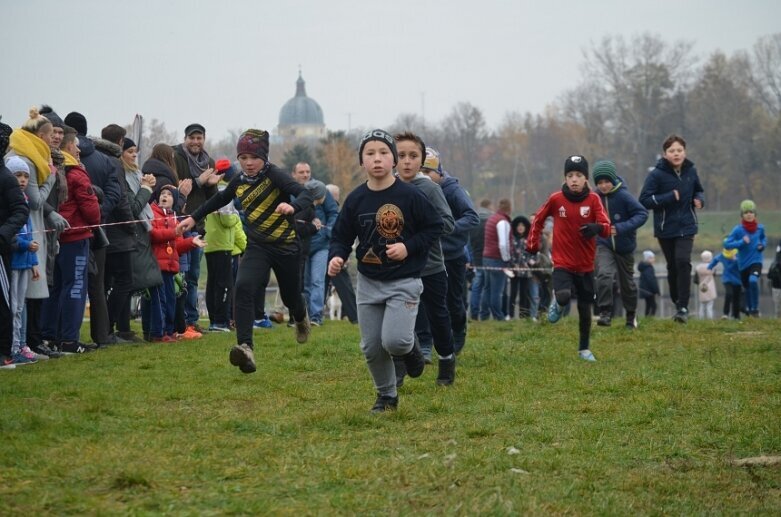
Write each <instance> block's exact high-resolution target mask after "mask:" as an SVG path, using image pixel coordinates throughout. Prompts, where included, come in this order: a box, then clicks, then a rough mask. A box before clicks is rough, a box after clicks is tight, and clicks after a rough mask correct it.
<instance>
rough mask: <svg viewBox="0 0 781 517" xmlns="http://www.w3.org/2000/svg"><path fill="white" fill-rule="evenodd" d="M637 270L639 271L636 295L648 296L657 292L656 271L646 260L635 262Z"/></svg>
mask: <svg viewBox="0 0 781 517" xmlns="http://www.w3.org/2000/svg"><path fill="white" fill-rule="evenodd" d="M637 270H638V271H639V272H640V282H638V286H637V288H638V289H639V291H640V292H639V293H638V296H639V297H640V298H650V297H651V296H652V295H654V294H659V281H658V280H657V279H656V271H655V270H654V267H653V266H652V265H651V264H649V263H648V262H640V263H639V264H637Z"/></svg>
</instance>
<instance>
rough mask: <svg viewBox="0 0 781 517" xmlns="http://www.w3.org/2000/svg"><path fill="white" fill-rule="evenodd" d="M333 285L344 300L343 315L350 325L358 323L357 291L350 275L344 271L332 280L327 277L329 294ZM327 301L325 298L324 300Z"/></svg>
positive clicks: (326, 286) (326, 283)
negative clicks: (329, 288)
mask: <svg viewBox="0 0 781 517" xmlns="http://www.w3.org/2000/svg"><path fill="white" fill-rule="evenodd" d="M329 282H330V283H332V284H333V285H334V288H335V289H336V294H338V295H339V299H340V300H342V315H343V316H347V319H349V320H350V323H358V305H357V304H356V303H355V289H354V288H353V281H352V279H351V278H350V273H348V272H347V270H346V269H342V270H341V271H340V272H339V274H338V275H336V276H335V277H333V278H331V277H330V276H326V277H325V292H326V294H328V284H329ZM324 299H325V298H324Z"/></svg>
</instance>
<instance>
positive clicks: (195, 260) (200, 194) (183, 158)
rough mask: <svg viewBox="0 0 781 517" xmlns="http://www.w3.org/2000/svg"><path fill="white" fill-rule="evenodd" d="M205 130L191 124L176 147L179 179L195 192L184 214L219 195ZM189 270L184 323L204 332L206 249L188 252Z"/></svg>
mask: <svg viewBox="0 0 781 517" xmlns="http://www.w3.org/2000/svg"><path fill="white" fill-rule="evenodd" d="M205 141H206V129H205V128H204V127H203V126H202V125H201V124H190V125H189V126H187V127H186V128H184V143H181V144H179V145H177V146H175V147H174V163H176V173H177V175H178V176H179V179H180V180H186V179H191V180H192V190H191V191H190V193H189V194H188V195H187V202H186V203H185V205H184V209H183V214H184V215H190V214H192V213H193V212H195V211H196V210H197V209H199V208H200V207H201V206H202V205H203V204H204V203H206V201H207V200H209V199H210V198H211V197H212V196H214V195H215V194H216V193H217V192H218V189H217V183H219V182H220V179H221V175H219V174H217V172H216V171H215V169H214V160H212V159H211V157H210V156H209V154H208V153H207V152H206V151H205V150H204V148H203V144H204V142H205ZM205 224H206V223H205V222H204V221H200V222H199V223H198V225H197V226H196V228H197V230H198V233H200V234H201V235H204V234H205V231H204V230H205ZM188 255H189V261H190V269H189V270H188V271H187V273H186V274H185V277H184V278H185V281H186V282H187V299H186V301H185V320H186V323H187V327H188V329H189V330H191V331H195V332H201V331H202V329H201V327H200V326H199V325H198V318H199V316H200V315H199V313H198V277H199V276H200V274H201V258H202V257H203V249H201V248H195V249H194V250H192V251H190V252H189V253H188Z"/></svg>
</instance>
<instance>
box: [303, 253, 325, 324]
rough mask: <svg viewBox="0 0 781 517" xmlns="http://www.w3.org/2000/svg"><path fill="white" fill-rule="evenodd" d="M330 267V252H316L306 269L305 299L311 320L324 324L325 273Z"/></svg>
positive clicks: (307, 263) (310, 256)
mask: <svg viewBox="0 0 781 517" xmlns="http://www.w3.org/2000/svg"><path fill="white" fill-rule="evenodd" d="M327 266H328V250H327V249H323V250H319V251H315V252H314V253H312V254H311V255H309V260H307V262H306V266H305V268H304V297H305V298H306V299H307V304H308V306H309V319H310V320H311V321H316V322H317V323H322V322H323V306H324V305H325V271H326V267H327Z"/></svg>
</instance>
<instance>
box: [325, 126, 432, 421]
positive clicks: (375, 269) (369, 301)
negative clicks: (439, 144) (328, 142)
mask: <svg viewBox="0 0 781 517" xmlns="http://www.w3.org/2000/svg"><path fill="white" fill-rule="evenodd" d="M358 162H359V163H360V165H361V166H362V167H363V169H364V170H365V171H366V176H367V181H366V183H364V184H362V185H360V186H358V187H357V188H356V189H355V190H353V191H352V192H351V193H350V195H349V196H347V199H346V200H345V202H344V205H343V207H342V211H341V212H340V213H339V217H338V218H337V220H336V224H335V225H334V230H333V233H332V236H331V244H330V248H329V256H330V260H329V262H328V275H329V276H330V277H334V276H336V275H337V274H339V272H340V271H341V270H342V268H343V267H344V263H345V261H346V260H347V258H348V257H349V256H350V252H351V251H352V246H353V242H354V241H355V239H356V238H357V239H358V246H357V247H356V250H355V254H356V257H357V259H358V285H357V289H356V296H357V302H358V324H359V325H360V329H361V350H362V352H363V354H364V356H365V358H366V364H367V366H368V368H369V373H370V374H371V376H372V379H373V380H374V386H375V389H376V390H377V399H376V401H375V403H374V406H373V407H372V412H373V413H381V412H383V411H387V410H394V409H396V407H397V406H398V403H399V398H398V394H397V391H396V370H395V367H394V362H393V357H394V356H400V357H401V358H402V361H403V362H404V365H405V367H406V370H407V374H408V375H409V376H410V377H419V376H420V375H421V374H422V373H423V368H424V367H425V360H424V358H423V353H422V352H421V350H420V347H419V346H418V345H417V344H416V343H415V336H414V330H415V318H416V316H417V313H418V303H419V299H420V294H421V292H422V291H423V282H422V281H421V280H420V275H421V272H422V271H423V268H424V267H425V266H426V262H427V259H428V250H429V248H430V247H431V246H432V245H434V244H435V242H436V239H437V237H439V235H440V234H441V232H442V218H441V217H440V216H439V215H438V214H437V212H436V211H435V210H434V207H433V206H432V205H431V203H430V202H429V201H428V199H426V196H424V195H423V194H422V193H421V192H420V191H419V190H418V189H417V188H415V187H413V186H411V185H408V184H406V183H404V182H403V181H401V180H399V179H397V178H396V177H394V176H393V167H394V166H396V164H397V163H398V153H397V151H396V142H395V141H394V139H393V136H392V135H391V134H390V133H388V132H387V131H383V130H382V129H375V130H373V131H370V132H368V133H366V134H365V135H364V136H363V138H361V143H360V146H359V148H358Z"/></svg>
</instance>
